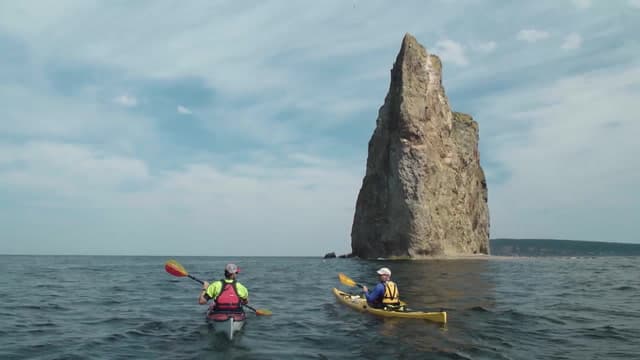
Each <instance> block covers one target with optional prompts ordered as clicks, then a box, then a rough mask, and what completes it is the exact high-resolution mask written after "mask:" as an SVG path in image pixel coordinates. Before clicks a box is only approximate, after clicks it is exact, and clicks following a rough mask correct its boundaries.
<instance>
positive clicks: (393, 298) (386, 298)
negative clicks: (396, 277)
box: [362, 267, 400, 308]
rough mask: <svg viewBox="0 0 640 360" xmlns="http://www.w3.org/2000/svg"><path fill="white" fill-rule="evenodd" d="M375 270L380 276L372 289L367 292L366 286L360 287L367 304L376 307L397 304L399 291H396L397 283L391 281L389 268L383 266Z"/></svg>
mask: <svg viewBox="0 0 640 360" xmlns="http://www.w3.org/2000/svg"><path fill="white" fill-rule="evenodd" d="M376 272H377V273H378V275H379V276H380V282H379V283H378V284H377V285H376V287H375V288H373V291H371V292H369V289H368V288H367V287H366V286H363V287H362V290H363V291H364V296H365V297H366V298H367V303H369V306H372V307H376V308H384V307H385V306H389V307H393V306H399V305H400V292H399V291H398V285H396V283H394V282H393V281H391V270H389V268H386V267H383V268H380V269H378V271H376Z"/></svg>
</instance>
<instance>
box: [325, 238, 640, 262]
mask: <svg viewBox="0 0 640 360" xmlns="http://www.w3.org/2000/svg"><path fill="white" fill-rule="evenodd" d="M489 242H490V248H491V254H490V255H489V256H484V258H487V257H488V258H491V257H557V256H559V257H573V256H579V257H592V256H640V244H627V243H616V242H604V241H582V240H561V239H514V238H500V239H491V240H489ZM351 257H354V256H353V254H343V255H339V256H336V254H335V252H331V253H328V254H326V255H325V256H324V258H325V259H327V258H351ZM469 258H472V257H469Z"/></svg>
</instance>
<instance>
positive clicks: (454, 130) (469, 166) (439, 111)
mask: <svg viewBox="0 0 640 360" xmlns="http://www.w3.org/2000/svg"><path fill="white" fill-rule="evenodd" d="M441 74H442V64H441V62H440V59H439V58H438V57H437V56H435V55H432V54H428V53H427V51H426V50H425V48H424V47H423V46H422V45H420V44H419V43H418V42H417V41H416V39H415V38H414V37H413V36H411V35H409V34H406V35H405V37H404V39H403V41H402V47H401V49H400V52H399V53H398V56H397V58H396V61H395V63H394V66H393V69H392V70H391V85H390V87H389V92H388V94H387V96H386V98H385V101H384V105H383V106H382V107H381V108H380V110H379V112H378V119H377V120H376V129H375V131H374V133H373V136H372V137H371V140H370V141H369V154H368V158H367V171H366V175H365V177H364V179H363V182H362V188H361V189H360V193H359V194H358V200H357V203H356V211H355V215H354V219H353V227H352V230H351V248H352V250H353V255H354V256H359V257H361V258H377V257H410V258H420V257H428V256H432V255H440V256H441V255H445V256H446V255H467V254H488V253H489V210H488V205H487V184H486V181H485V177H484V172H483V171H482V168H481V167H480V157H479V154H478V124H477V123H476V122H475V121H474V120H473V119H472V118H471V116H469V115H465V114H461V113H456V112H452V111H451V109H450V108H449V104H448V99H447V97H446V95H445V91H444V88H443V86H442V78H441Z"/></svg>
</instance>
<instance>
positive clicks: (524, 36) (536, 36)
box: [516, 29, 549, 43]
mask: <svg viewBox="0 0 640 360" xmlns="http://www.w3.org/2000/svg"><path fill="white" fill-rule="evenodd" d="M548 37H549V33H548V32H546V31H543V30H536V29H524V30H520V31H519V32H518V35H517V36H516V38H517V39H518V40H522V41H526V42H530V43H535V42H537V41H540V40H544V39H546V38H548Z"/></svg>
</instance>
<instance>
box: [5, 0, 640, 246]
mask: <svg viewBox="0 0 640 360" xmlns="http://www.w3.org/2000/svg"><path fill="white" fill-rule="evenodd" d="M389 4H390V3H389V2H387V1H360V0H358V1H356V0H353V1H344V0H343V1H322V2H319V1H313V2H311V1H299V2H298V1H296V2H292V1H286V2H285V1H260V2H257V1H256V2H251V1H233V2H222V1H190V2H186V3H184V2H182V3H178V2H175V1H135V2H125V1H110V2H95V1H58V2H56V3H55V4H53V3H43V2H38V1H19V2H18V1H13V2H8V1H5V2H2V3H0V108H2V116H0V253H5V254H6V253H9V254H15V253H20V254H36V253H37V254H123V255H138V254H139V255H294V256H295V255H322V254H324V253H325V252H328V251H336V252H338V253H346V252H349V251H350V231H351V223H352V220H353V212H354V206H355V201H356V197H357V193H358V190H359V188H360V185H361V181H362V177H363V175H364V171H365V162H366V156H367V142H368V140H369V138H370V136H371V134H372V132H373V129H374V127H375V120H376V115H377V111H378V108H379V107H380V106H381V105H382V103H383V101H384V96H385V95H386V92H387V89H388V86H389V71H390V69H391V67H392V65H393V61H394V60H395V56H396V54H397V52H398V50H399V48H400V44H401V41H402V37H403V36H404V34H405V33H407V32H408V33H411V34H413V35H414V36H415V37H416V38H417V40H418V41H419V42H420V43H421V44H423V45H424V46H425V47H426V48H427V50H428V51H429V52H431V53H434V54H436V55H438V56H440V57H441V58H442V60H443V64H444V73H443V83H444V86H445V90H446V92H447V95H448V97H449V100H450V104H451V105H452V107H453V109H454V110H455V111H460V112H465V113H469V114H471V115H472V116H473V117H474V119H475V120H476V121H478V123H479V126H480V151H481V153H480V156H481V162H482V165H483V168H484V170H485V173H486V175H487V178H488V186H489V207H490V214H491V229H490V230H491V237H492V238H494V237H553V238H566V239H575V240H598V241H616V242H634V243H640V236H639V235H638V233H639V230H640V221H639V218H638V214H640V205H639V204H640V191H638V184H640V157H639V156H640V141H638V139H637V137H638V134H640V115H639V114H640V105H639V103H640V102H639V101H638V99H640V57H639V56H638V54H640V40H639V38H638V36H637V35H636V34H638V33H640V1H638V0H630V1H622V0H620V1H606V2H605V1H598V2H596V1H588V0H576V1H571V0H566V1H562V0H554V1H537V2H526V3H525V2H505V1H488V0H487V1H479V0H477V1H476V0H466V1H457V0H456V1H452V0H437V1H400V2H397V3H394V5H393V6H389Z"/></svg>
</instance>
